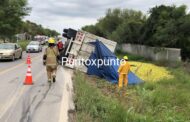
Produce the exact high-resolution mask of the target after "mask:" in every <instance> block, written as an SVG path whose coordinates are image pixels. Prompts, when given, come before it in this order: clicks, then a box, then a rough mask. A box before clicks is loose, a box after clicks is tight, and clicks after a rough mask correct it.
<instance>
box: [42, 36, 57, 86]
mask: <svg viewBox="0 0 190 122" xmlns="http://www.w3.org/2000/svg"><path fill="white" fill-rule="evenodd" d="M58 57H59V51H58V49H57V46H56V45H55V40H54V39H53V38H50V39H49V40H48V47H47V48H46V50H45V52H44V56H43V62H44V65H46V70H47V77H48V82H49V83H51V82H52V81H53V83H55V82H56V71H57V67H58V61H57V59H58Z"/></svg>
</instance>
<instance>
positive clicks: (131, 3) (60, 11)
mask: <svg viewBox="0 0 190 122" xmlns="http://www.w3.org/2000/svg"><path fill="white" fill-rule="evenodd" d="M161 4H165V5H173V4H175V5H177V6H179V5H183V4H185V5H187V6H188V9H189V8H190V1H189V0H29V6H30V7H32V11H31V13H30V16H27V17H26V18H25V19H26V20H30V21H33V22H35V23H37V24H41V25H43V26H44V27H48V28H50V29H55V30H57V31H58V32H60V33H62V30H63V28H68V27H71V28H74V29H80V28H81V27H82V26H84V25H89V24H95V23H96V22H97V19H98V18H100V17H103V16H104V15H105V12H106V10H107V9H108V8H128V9H134V10H141V11H142V12H144V13H145V14H147V12H148V10H149V9H150V8H152V7H154V6H156V5H161Z"/></svg>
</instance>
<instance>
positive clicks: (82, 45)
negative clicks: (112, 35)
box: [63, 29, 117, 72]
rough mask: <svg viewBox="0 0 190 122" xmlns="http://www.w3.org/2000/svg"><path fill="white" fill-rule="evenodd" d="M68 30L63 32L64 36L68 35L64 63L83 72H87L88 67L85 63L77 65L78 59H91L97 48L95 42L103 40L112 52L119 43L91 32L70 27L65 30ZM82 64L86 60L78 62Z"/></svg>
mask: <svg viewBox="0 0 190 122" xmlns="http://www.w3.org/2000/svg"><path fill="white" fill-rule="evenodd" d="M64 32H66V33H65V34H63V36H64V37H67V39H68V40H67V42H66V47H65V51H64V57H63V58H65V59H63V60H64V61H65V63H64V65H65V66H66V67H69V68H75V69H78V70H80V71H83V72H87V67H86V66H85V65H76V62H74V61H76V59H78V61H80V59H83V61H85V60H86V59H89V57H90V55H91V54H92V52H93V51H94V50H95V45H93V44H92V43H93V42H96V40H99V41H100V42H102V43H103V44H104V45H105V46H106V47H107V48H108V49H109V50H110V51H111V52H114V51H115V48H116V45H117V43H116V42H114V41H111V40H108V39H105V38H102V37H99V36H96V35H94V34H91V33H89V32H86V31H82V30H78V31H76V30H73V29H68V30H64ZM66 58H67V59H66ZM78 63H80V64H85V62H82V60H81V62H78Z"/></svg>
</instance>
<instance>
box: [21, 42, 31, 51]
mask: <svg viewBox="0 0 190 122" xmlns="http://www.w3.org/2000/svg"><path fill="white" fill-rule="evenodd" d="M29 43H30V41H28V40H21V41H19V42H18V44H19V45H20V46H21V48H22V50H23V51H26V46H27V45H28V44H29Z"/></svg>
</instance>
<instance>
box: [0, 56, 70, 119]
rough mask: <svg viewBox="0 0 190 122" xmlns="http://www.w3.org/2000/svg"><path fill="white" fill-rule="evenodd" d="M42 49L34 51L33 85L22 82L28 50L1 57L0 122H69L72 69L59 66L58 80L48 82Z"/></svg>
mask: <svg viewBox="0 0 190 122" xmlns="http://www.w3.org/2000/svg"><path fill="white" fill-rule="evenodd" d="M42 54H43V53H32V54H30V55H31V60H32V65H31V68H32V76H33V83H34V84H33V85H29V86H26V85H23V83H24V80H25V77H26V72H27V64H26V58H27V54H26V53H23V59H21V60H20V59H19V60H16V61H14V62H12V61H0V84H1V85H0V122H67V121H68V110H69V109H70V108H71V107H73V105H71V104H70V103H72V91H73V90H72V89H73V88H72V81H71V77H72V71H71V70H69V69H65V68H63V67H62V66H59V67H58V71H57V78H56V80H57V82H56V83H52V84H49V83H48V82H47V75H46V69H45V66H43V64H42Z"/></svg>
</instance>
